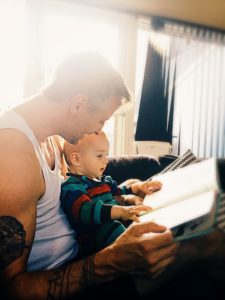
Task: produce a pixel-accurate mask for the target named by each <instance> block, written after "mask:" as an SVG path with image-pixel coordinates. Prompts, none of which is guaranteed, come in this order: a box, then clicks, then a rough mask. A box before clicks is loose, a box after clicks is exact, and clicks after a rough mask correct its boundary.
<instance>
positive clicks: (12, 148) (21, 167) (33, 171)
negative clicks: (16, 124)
mask: <svg viewBox="0 0 225 300" xmlns="http://www.w3.org/2000/svg"><path fill="white" fill-rule="evenodd" d="M0 165H1V168H0V181H1V183H0V185H1V186H2V187H4V190H6V189H7V186H8V187H10V185H11V186H13V190H14V191H15V192H16V191H17V192H18V193H19V192H21V193H23V190H24V189H26V191H28V186H27V185H28V184H30V188H31V191H32V186H33V187H34V188H35V182H36V185H37V184H38V183H40V186H42V178H43V177H42V173H41V167H40V163H39V161H38V158H37V155H36V153H35V150H34V147H33V145H32V143H31V142H30V141H29V140H28V139H27V137H26V136H25V135H24V134H23V133H21V132H19V131H18V130H7V129H3V130H0ZM9 182H10V184H9Z"/></svg>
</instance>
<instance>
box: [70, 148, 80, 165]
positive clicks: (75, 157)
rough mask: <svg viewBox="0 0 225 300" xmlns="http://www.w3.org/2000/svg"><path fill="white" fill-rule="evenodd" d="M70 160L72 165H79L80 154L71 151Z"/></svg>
mask: <svg viewBox="0 0 225 300" xmlns="http://www.w3.org/2000/svg"><path fill="white" fill-rule="evenodd" d="M70 161H71V163H72V165H73V166H75V167H78V166H79V165H80V154H79V153H78V152H72V153H71V154H70Z"/></svg>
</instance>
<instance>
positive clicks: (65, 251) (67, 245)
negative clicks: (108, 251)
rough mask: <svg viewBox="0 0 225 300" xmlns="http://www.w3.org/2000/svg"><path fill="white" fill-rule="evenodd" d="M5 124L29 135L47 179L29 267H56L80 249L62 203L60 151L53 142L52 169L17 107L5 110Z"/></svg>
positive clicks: (0, 123)
mask: <svg viewBox="0 0 225 300" xmlns="http://www.w3.org/2000/svg"><path fill="white" fill-rule="evenodd" d="M4 128H5V129H6V128H8V129H9V128H10V129H16V130H19V131H22V132H23V133H24V134H25V135H26V136H27V138H28V139H29V140H30V141H31V143H32V144H33V146H34V149H35V151H36V154H37V157H38V159H39V161H40V165H41V168H42V172H43V175H44V179H45V186H46V189H45V194H44V195H43V197H42V198H41V199H40V200H38V203H37V219H36V232H35V237H34V242H33V246H32V249H31V253H30V256H29V259H28V267H27V269H28V270H30V271H34V270H44V269H52V268H57V267H58V266H60V265H62V264H63V263H64V262H66V261H68V260H70V259H72V258H74V257H75V256H76V254H77V251H78V244H77V242H76V239H75V232H74V230H73V229H72V228H71V226H70V224H69V222H68V220H67V217H66V215H65V214H64V212H63V211H62V209H61V207H60V201H59V198H60V187H61V183H62V180H63V177H62V176H61V173H60V156H59V151H58V149H57V147H56V146H55V147H54V143H52V144H53V147H54V152H55V168H54V170H51V169H50V168H49V166H48V164H47V161H46V160H45V157H44V155H43V153H42V150H41V148H40V145H39V143H38V141H37V139H36V137H35V136H34V133H33V132H32V130H31V129H30V128H29V126H28V124H27V123H26V121H25V120H24V119H23V118H22V117H21V116H20V115H19V114H17V113H16V112H14V111H5V112H2V113H1V114H0V129H4ZM28 176H29V174H28Z"/></svg>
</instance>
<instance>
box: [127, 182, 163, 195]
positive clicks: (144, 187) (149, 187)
mask: <svg viewBox="0 0 225 300" xmlns="http://www.w3.org/2000/svg"><path fill="white" fill-rule="evenodd" d="M161 187H162V183H161V182H159V181H142V182H137V183H134V184H132V190H133V192H134V194H137V195H142V194H144V195H146V194H152V193H153V192H156V191H158V190H160V189H161Z"/></svg>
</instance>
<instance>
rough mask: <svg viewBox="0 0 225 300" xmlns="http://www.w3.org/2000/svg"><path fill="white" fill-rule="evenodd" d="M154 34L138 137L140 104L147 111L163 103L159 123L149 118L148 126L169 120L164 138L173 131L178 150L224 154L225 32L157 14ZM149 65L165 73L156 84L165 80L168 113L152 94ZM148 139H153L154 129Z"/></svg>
mask: <svg viewBox="0 0 225 300" xmlns="http://www.w3.org/2000/svg"><path fill="white" fill-rule="evenodd" d="M149 36H150V39H149V47H148V55H147V60H146V68H145V75H144V81H143V86H142V94H141V100H140V110H139V117H140V118H139V119H138V121H139V125H140V126H139V127H138V126H137V130H136V137H137V133H138V130H139V132H141V131H142V130H143V127H142V129H141V124H142V125H143V126H144V124H143V122H142V121H141V120H142V119H143V116H141V109H142V110H144V111H145V112H146V111H150V110H151V109H152V108H153V107H158V109H159V110H160V111H159V112H158V115H157V118H155V119H154V126H151V124H152V123H151V122H152V120H151V119H150V118H149V120H148V131H149V132H150V131H151V129H154V128H158V129H159V128H161V127H162V123H163V124H166V126H164V131H165V132H164V135H165V134H167V135H166V139H165V141H168V137H169V133H170V131H172V133H171V142H172V146H173V151H174V153H176V154H182V153H184V152H185V151H186V150H187V149H192V151H193V152H194V154H195V155H197V156H199V157H211V156H216V157H224V156H225V33H224V32H221V31H215V30H212V29H208V28H201V27H197V26H194V25H186V24H180V23H174V22H171V21H167V20H163V19H157V18H155V19H153V20H152V22H151V28H150V35H149ZM156 55H158V63H157V64H155V63H154V60H155V59H154V57H155V56H156ZM159 58H160V59H159ZM159 61H160V63H159ZM154 64H155V65H154ZM150 70H151V72H154V74H157V73H159V72H161V74H162V77H161V82H160V83H159V82H158V83H157V84H156V86H157V88H158V89H162V83H163V97H164V102H166V104H165V108H166V110H167V112H166V114H165V112H163V111H162V110H161V108H160V106H159V102H160V101H161V100H160V99H159V97H157V93H155V94H154V93H152V89H155V88H156V87H155V86H154V87H152V88H151V84H150V82H149V80H150V79H151V77H149V71H150ZM147 90H148V91H147ZM146 91H147V92H146ZM158 94H160V92H158ZM143 104H144V107H143ZM153 110H154V108H153ZM160 112H161V113H160ZM154 115H156V114H154ZM149 116H150V115H149ZM171 122H172V124H171ZM137 124H138V123H137ZM146 139H148V140H152V137H151V134H150V135H149V136H148V137H147V138H146V137H145V140H146ZM154 140H162V133H161V135H160V134H159V136H158V137H157V136H154Z"/></svg>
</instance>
